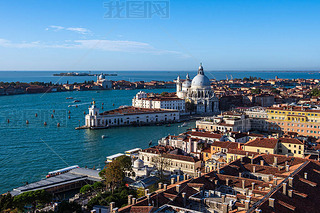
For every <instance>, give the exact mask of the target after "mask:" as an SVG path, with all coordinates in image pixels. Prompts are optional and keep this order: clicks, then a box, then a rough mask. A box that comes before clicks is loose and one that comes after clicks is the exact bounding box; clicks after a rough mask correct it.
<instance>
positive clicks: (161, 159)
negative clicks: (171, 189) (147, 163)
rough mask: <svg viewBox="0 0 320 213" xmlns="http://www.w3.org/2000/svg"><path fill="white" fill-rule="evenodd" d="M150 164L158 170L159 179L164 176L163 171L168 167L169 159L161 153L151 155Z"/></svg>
mask: <svg viewBox="0 0 320 213" xmlns="http://www.w3.org/2000/svg"><path fill="white" fill-rule="evenodd" d="M152 164H153V165H154V166H155V167H156V168H157V170H158V171H159V177H160V179H163V178H164V174H163V173H164V171H165V170H166V169H167V168H169V167H170V165H171V159H170V158H166V157H165V156H164V155H163V154H161V155H159V156H157V157H153V158H152Z"/></svg>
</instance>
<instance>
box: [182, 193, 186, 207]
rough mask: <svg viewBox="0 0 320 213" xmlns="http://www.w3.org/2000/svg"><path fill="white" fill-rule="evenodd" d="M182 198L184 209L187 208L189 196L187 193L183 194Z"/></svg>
mask: <svg viewBox="0 0 320 213" xmlns="http://www.w3.org/2000/svg"><path fill="white" fill-rule="evenodd" d="M182 198H183V207H186V206H187V195H186V193H185V192H183V193H182Z"/></svg>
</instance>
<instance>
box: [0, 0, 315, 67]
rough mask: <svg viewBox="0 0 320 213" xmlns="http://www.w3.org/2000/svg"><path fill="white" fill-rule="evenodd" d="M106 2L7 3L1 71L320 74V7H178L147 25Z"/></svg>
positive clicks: (246, 3) (195, 3) (289, 1)
mask: <svg viewBox="0 0 320 213" xmlns="http://www.w3.org/2000/svg"><path fill="white" fill-rule="evenodd" d="M106 2H109V3H110V2H111V1H107V0H103V1H100V0H68V1H63V0H53V1H40V0H37V1H36V0H2V1H0V28H1V30H0V70H63V71H69V70H110V71H121V70H169V71H170V70H172V71H176V70H179V71H180V70H186V71H189V70H195V69H197V67H198V65H199V62H203V64H204V68H205V69H206V70H320V27H319V26H320V12H319V11H320V1H318V0H317V1H316V0H299V1H298V0H219V1H218V0H210V1H209V0H208V1H204V0H184V1H182V0H171V1H170V2H169V18H166V17H165V18H161V17H160V16H161V14H157V13H155V14H153V16H152V17H151V18H139V19H136V18H130V17H127V18H114V17H111V18H110V17H105V16H106V13H107V11H108V8H106V7H104V3H106ZM138 2H139V1H138ZM140 2H142V1H140ZM144 2H147V3H148V2H149V3H150V2H151V1H144ZM164 2H166V1H165V0H164ZM112 3H116V1H113V2H112ZM121 3H128V2H126V1H121ZM151 3H153V2H151ZM161 6H162V7H164V6H163V5H161ZM130 10H132V11H133V9H132V7H130ZM147 12H149V11H147ZM112 16H114V15H112Z"/></svg>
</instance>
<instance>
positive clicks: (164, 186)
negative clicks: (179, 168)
mask: <svg viewBox="0 0 320 213" xmlns="http://www.w3.org/2000/svg"><path fill="white" fill-rule="evenodd" d="M167 186H168V184H166V183H165V184H163V189H164V190H165V191H166V190H167Z"/></svg>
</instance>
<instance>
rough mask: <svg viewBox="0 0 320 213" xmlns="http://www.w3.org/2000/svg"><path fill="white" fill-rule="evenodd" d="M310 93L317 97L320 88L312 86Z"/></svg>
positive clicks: (319, 94)
mask: <svg viewBox="0 0 320 213" xmlns="http://www.w3.org/2000/svg"><path fill="white" fill-rule="evenodd" d="M310 95H311V96H315V97H318V96H320V90H319V89H318V88H314V89H312V90H311V92H310Z"/></svg>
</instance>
